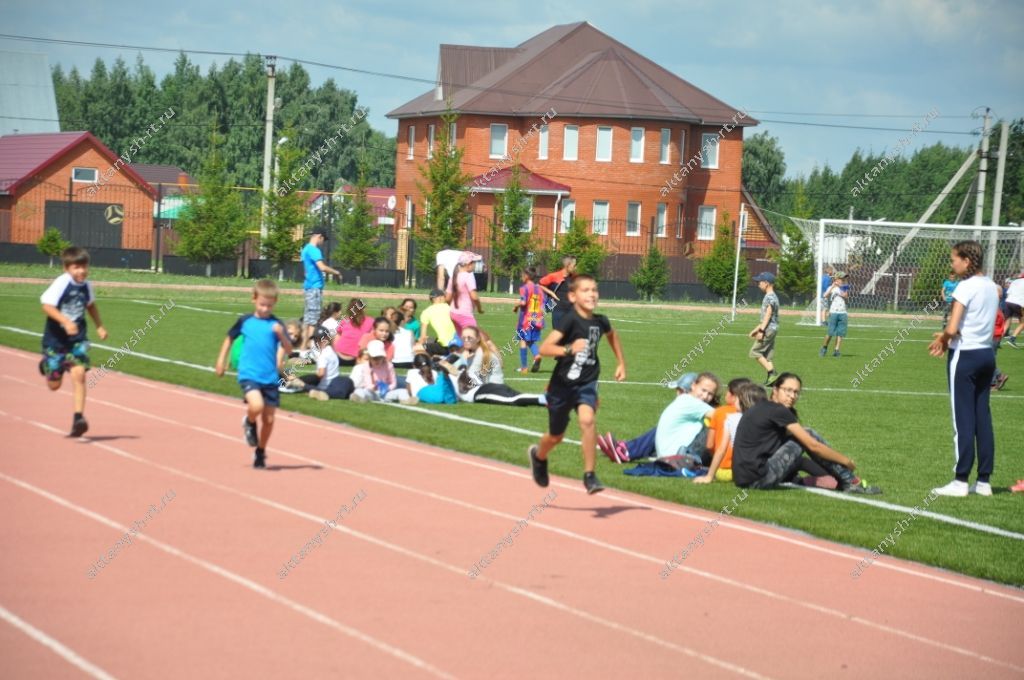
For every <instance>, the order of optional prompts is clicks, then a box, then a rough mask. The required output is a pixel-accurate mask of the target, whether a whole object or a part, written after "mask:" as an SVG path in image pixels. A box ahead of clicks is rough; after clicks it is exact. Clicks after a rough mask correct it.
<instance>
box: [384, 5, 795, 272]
mask: <svg viewBox="0 0 1024 680" xmlns="http://www.w3.org/2000/svg"><path fill="white" fill-rule="evenodd" d="M438 73H439V77H438V85H437V87H436V88H435V89H434V90H431V91H430V92H427V93H425V94H423V95H421V96H420V97H417V98H416V99H413V100H412V101H410V102H408V103H406V104H405V105H403V106H401V107H399V108H397V109H395V110H393V111H391V112H390V113H388V117H390V118H395V119H397V120H398V143H397V157H396V163H395V178H396V182H395V194H396V197H397V201H398V211H399V213H401V214H403V215H409V214H411V213H413V212H415V213H419V214H422V213H423V211H424V205H423V203H424V199H423V196H422V194H421V193H420V191H419V189H418V188H417V186H416V183H417V181H422V176H421V174H420V167H421V165H422V164H424V163H426V162H427V161H428V160H429V158H431V156H432V154H433V151H434V150H435V149H436V148H437V147H436V145H437V140H438V137H439V132H438V131H439V129H440V126H441V125H442V124H443V122H442V120H441V117H440V116H441V114H443V113H444V111H445V109H446V105H450V107H451V109H452V110H453V111H454V112H456V113H457V114H458V115H459V117H458V119H457V120H456V122H455V123H454V124H453V125H452V126H451V129H450V133H453V134H452V135H451V136H452V137H453V138H454V140H455V143H456V144H457V145H458V146H459V147H460V148H461V149H462V150H463V169H464V171H465V172H467V173H468V174H470V175H473V179H472V181H471V182H470V185H469V188H470V192H471V193H470V201H469V208H470V212H471V213H473V215H471V216H470V221H469V224H468V226H469V232H470V233H469V234H468V236H469V238H470V240H471V243H472V246H473V247H474V248H475V249H477V248H479V249H481V250H486V247H487V243H488V236H487V229H488V228H489V224H490V222H492V221H497V215H496V211H495V204H496V198H497V194H498V193H500V192H501V191H502V190H503V189H504V188H505V185H506V182H507V181H508V179H509V177H510V176H511V168H512V166H513V165H518V166H519V167H520V169H521V171H522V173H523V175H522V177H523V185H524V187H525V188H526V192H527V193H528V195H529V196H530V197H531V203H532V215H531V220H530V229H531V230H532V231H533V232H534V233H535V234H536V235H537V240H538V242H539V243H540V244H541V246H542V247H547V246H548V245H549V244H554V243H556V242H557V239H558V235H559V234H561V233H564V232H565V231H567V230H568V225H569V221H570V218H571V216H575V217H578V218H583V219H584V220H586V221H587V222H588V223H589V225H590V229H591V230H592V232H593V233H595V234H599V235H600V237H601V239H602V241H604V243H605V245H606V247H608V248H609V249H610V251H611V252H612V253H614V254H618V255H620V256H633V257H627V259H628V260H631V261H633V262H635V261H636V259H638V258H639V256H640V255H642V254H644V253H646V252H647V249H648V248H649V244H650V243H652V242H656V243H657V244H658V246H659V248H660V249H661V251H662V252H663V253H665V254H666V255H668V256H669V257H670V258H671V257H672V256H676V257H680V256H689V255H699V254H701V253H703V252H706V250H707V249H708V248H709V247H710V244H711V242H712V241H713V239H714V236H715V225H717V224H719V223H721V222H723V221H724V220H725V219H728V221H729V222H735V221H737V220H738V217H739V214H740V205H741V203H745V204H747V205H748V221H747V225H748V232H747V238H746V247H747V253H746V255H747V257H748V258H755V257H761V256H763V255H764V253H765V251H766V249H769V248H774V247H777V246H778V238H777V236H776V234H775V232H774V231H773V230H772V228H771V225H770V224H768V221H767V220H766V219H765V217H764V215H763V214H762V213H761V211H760V210H757V209H756V206H751V205H750V204H751V203H752V200H751V198H750V196H749V194H746V195H745V191H744V189H743V187H742V185H741V168H742V155H743V130H744V128H746V127H748V126H752V125H756V124H757V121H756V120H754V119H753V118H751V117H750V116H749V115H747V114H746V113H745V112H744V111H742V110H740V109H738V108H736V107H734V106H731V105H729V104H726V103H725V102H723V101H721V100H719V99H716V98H715V97H713V96H712V95H710V94H708V93H706V92H704V91H702V90H700V89H698V88H696V87H694V86H693V85H691V84H690V83H688V82H686V81H685V80H682V79H681V78H679V77H677V76H675V75H674V74H672V73H670V72H668V71H667V70H665V69H664V68H662V67H660V66H658V65H657V64H655V63H653V62H652V61H650V60H648V59H646V58H644V57H643V56H641V55H639V54H638V53H636V52H634V51H633V50H631V49H630V48H628V47H626V46H625V45H622V44H621V43H619V42H617V41H616V40H614V39H613V38H611V37H610V36H608V35H606V34H604V33H602V32H601V31H599V30H597V29H596V28H594V27H593V26H591V25H590V24H588V23H586V22H582V23H576V24H567V25H562V26H555V27H552V28H550V29H548V30H547V31H544V32H543V33H540V34H539V35H536V36H534V37H533V38H530V39H529V40H527V41H526V42H524V43H522V44H520V45H518V46H516V47H513V48H500V47H473V46H462V45H441V48H440V61H439V66H438ZM613 259H615V258H613ZM673 269H676V267H674V268H673ZM686 269H688V270H689V269H692V268H691V267H686Z"/></svg>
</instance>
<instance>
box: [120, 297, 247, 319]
mask: <svg viewBox="0 0 1024 680" xmlns="http://www.w3.org/2000/svg"><path fill="white" fill-rule="evenodd" d="M128 302H134V303H136V304H139V305H153V306H154V307H162V306H163V305H164V304H165V303H160V302H150V301H149V300H129V301H128ZM179 307H180V308H182V309H191V310H192V311H194V312H206V313H207V314H227V315H228V316H245V312H224V311H221V310H219V309H203V308H202V307H190V306H188V305H179V304H178V303H175V304H174V308H175V309H177V308H179Z"/></svg>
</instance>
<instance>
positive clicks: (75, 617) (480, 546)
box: [0, 348, 1024, 678]
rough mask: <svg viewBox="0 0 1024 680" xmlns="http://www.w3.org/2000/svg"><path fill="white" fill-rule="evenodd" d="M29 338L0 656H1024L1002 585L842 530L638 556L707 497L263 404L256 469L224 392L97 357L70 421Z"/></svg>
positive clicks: (405, 665) (720, 673) (759, 664)
mask: <svg viewBox="0 0 1024 680" xmlns="http://www.w3.org/2000/svg"><path fill="white" fill-rule="evenodd" d="M36 362H37V358H36V357H35V356H34V355H32V354H29V353H25V352H19V351H14V350H9V349H6V348H3V349H0V428H2V435H0V442H2V443H0V449H2V451H3V455H0V512H2V513H3V516H4V517H5V518H6V521H5V522H4V523H3V527H2V529H0V542H2V545H3V546H4V547H5V548H6V549H7V550H6V552H7V555H6V559H5V560H3V566H2V567H0V659H2V661H0V667H2V668H3V675H4V676H7V677H47V678H59V677H83V676H90V675H91V676H93V677H120V678H129V677H171V676H177V677H204V678H210V677H225V678H229V677H230V678H234V677H402V678H411V677H458V678H476V677H484V676H486V677H498V678H506V677H507V678H522V677H540V676H546V677H557V678H568V677H586V678H621V677H623V674H628V677H650V678H662V677H664V678H670V677H672V678H678V677H698V678H708V677H744V676H745V677H755V678H757V677H771V678H824V677H837V676H840V675H842V676H844V677H849V678H855V677H871V678H881V677H893V678H905V677H922V678H923V677H927V678H940V677H949V678H963V677H985V678H997V677H1021V676H1024V645H1021V640H1022V638H1021V632H1020V631H1021V628H1020V624H1019V622H1020V618H1019V617H1020V616H1021V615H1022V614H1024V594H1022V593H1021V591H1019V590H1015V589H1013V588H1009V587H1003V586H1000V585H996V584H992V583H988V582H985V581H980V580H976V579H971V578H968V577H964V576H960V575H957V574H951V573H948V572H944V571H941V570H938V569H932V568H929V567H924V566H921V565H918V564H914V563H910V562H904V561H900V560H895V559H891V558H882V559H881V560H879V561H878V562H876V563H875V564H874V565H872V567H871V568H869V569H868V570H867V571H866V572H865V573H864V574H863V575H862V576H861V577H860V578H859V579H858V580H853V579H852V578H851V576H850V572H851V570H852V569H853V568H854V567H855V566H856V564H857V563H858V562H859V561H860V559H861V557H862V553H860V552H858V551H855V550H854V549H851V548H848V547H845V546H841V545H837V544H833V543H830V542H828V541H822V540H817V539H814V538H809V537H806V536H804V535H802V534H797V533H795V532H791V531H787V530H782V529H777V528H773V527H767V526H764V525H761V524H757V523H755V522H749V521H745V520H739V519H734V518H731V517H726V518H725V519H723V520H722V521H721V523H720V524H719V525H718V526H717V528H715V529H714V531H712V532H711V533H710V534H708V535H706V537H705V542H704V545H703V546H702V547H700V548H698V549H696V550H695V551H693V552H692V553H691V554H690V555H689V556H688V557H687V559H686V560H685V562H683V564H682V565H681V566H680V567H679V568H677V569H676V570H675V571H673V572H672V574H671V575H670V576H668V577H667V578H661V576H660V574H661V573H662V570H663V568H664V566H665V562H666V561H667V560H668V559H670V558H671V556H672V555H674V554H676V553H677V552H678V551H679V550H680V549H682V548H683V547H684V546H685V545H687V544H688V543H689V542H690V541H691V540H692V539H694V537H695V536H696V535H697V534H698V533H701V532H702V530H703V529H704V528H705V527H706V526H708V522H709V521H711V520H713V519H715V518H717V517H718V516H719V515H718V514H717V513H710V512H707V511H704V510H697V509H691V508H687V507H685V506H678V505H673V504H670V503H663V502H660V501H655V500H651V499H648V498H644V497H641V496H635V495H632V494H628V493H622V492H618V491H607V492H605V493H603V494H599V495H597V496H587V495H586V494H585V493H584V492H583V490H582V487H581V485H580V484H579V482H578V480H575V479H573V480H566V479H560V478H553V480H552V486H551V488H550V489H549V492H550V495H549V496H548V499H549V501H550V504H549V505H548V506H547V507H543V500H544V498H545V491H542V490H541V489H538V488H537V487H536V486H534V484H533V482H532V481H531V479H530V477H529V472H528V471H527V470H526V468H525V467H514V466H510V465H505V464H503V463H499V462H495V461H491V460H488V459H483V458H477V457H474V456H471V455H466V454H460V453H454V452H451V451H445V450H441V449H438V448H435V447H430V446H426V445H423V444H419V443H416V442H411V441H407V440H402V439H397V438H393V437H387V436H383V435H377V434H372V433H367V432H364V431H361V430H357V429H355V428H351V427H347V426H344V425H338V424H334V423H328V422H326V421H322V420H318V419H315V418H310V417H306V416H302V415H296V414H290V413H285V412H279V413H280V415H279V417H278V419H277V424H276V429H275V431H274V435H273V438H272V439H271V444H270V447H269V449H268V454H269V458H268V465H269V466H270V467H269V468H268V469H267V470H266V471H256V470H253V469H252V468H251V467H250V456H251V449H249V448H248V447H247V446H246V445H245V443H244V441H243V440H242V436H241V427H240V421H241V418H242V413H243V409H242V406H241V402H240V401H239V400H237V399H231V398H226V397H221V396H217V395H210V394H206V393H202V392H197V391H195V390H190V389H185V388H180V387H175V386H170V385H166V384H163V383H158V382H153V381H147V380H142V379H137V378H134V377H131V376H126V375H123V374H118V373H113V374H109V375H107V376H106V377H105V378H104V380H103V382H102V383H101V384H100V385H98V386H97V388H96V389H94V390H93V391H92V392H91V393H90V394H89V400H88V405H87V409H86V414H87V416H88V418H89V420H90V424H91V430H90V432H89V434H88V435H87V436H86V437H85V438H83V439H81V440H73V439H69V438H67V437H65V431H66V429H67V427H68V425H69V424H70V409H71V391H70V386H68V385H65V386H64V387H63V388H62V389H61V391H59V392H57V393H51V392H49V391H48V390H47V389H46V387H45V385H44V384H43V383H42V381H41V379H40V378H39V375H38V372H37V371H36ZM338 407H339V408H340V409H344V408H348V407H349V404H338ZM366 408H388V407H387V406H382V405H380V406H368V407H366ZM529 443H530V440H529V439H528V438H526V437H524V438H523V448H524V451H525V448H526V446H527V445H528V444H529ZM564 449H565V450H561V451H558V452H556V453H555V455H578V453H577V452H576V451H575V450H574V447H568V446H567V447H564ZM524 462H525V453H524ZM165 495H166V496H168V497H170V496H173V498H172V499H171V500H169V501H168V502H166V504H165V505H164V506H163V508H162V509H160V510H159V512H158V513H156V512H154V511H153V510H151V509H150V506H154V505H155V506H156V507H157V508H160V506H161V503H162V501H161V499H162V498H164V497H165ZM755 498H756V496H754V495H752V496H751V498H750V499H748V500H747V501H745V502H756V501H755ZM342 506H345V507H346V508H347V512H346V511H345V510H342ZM534 506H538V508H537V509H535V510H532V513H533V514H532V517H531V518H530V519H529V522H528V525H527V526H526V527H525V528H524V529H522V530H521V531H520V533H518V535H513V536H511V539H510V543H511V544H510V545H504V546H503V548H502V550H501V551H500V552H499V553H498V554H497V556H496V558H495V559H494V560H493V561H491V562H490V563H489V564H485V565H483V568H481V569H480V570H479V576H478V577H476V578H470V576H469V573H470V571H471V569H473V565H474V564H475V563H478V562H479V561H480V560H481V559H482V558H483V557H484V556H485V555H487V554H488V553H491V551H492V550H493V549H494V548H495V547H496V545H497V544H498V543H500V542H502V541H503V539H505V538H506V537H509V536H510V534H511V532H512V530H513V528H514V527H516V526H517V523H518V522H520V521H521V520H524V519H526V518H527V517H528V516H530V514H531V508H533V507H534ZM339 512H340V521H339V522H338V523H337V525H336V526H337V528H336V529H333V530H332V529H330V527H327V528H325V524H324V520H326V519H331V518H334V517H335V516H338V515H339ZM147 513H149V515H148V519H147ZM143 519H145V520H146V523H145V526H144V527H142V529H141V531H138V532H137V533H136V534H135V535H134V536H132V535H131V534H129V536H130V537H131V539H132V540H131V543H130V544H123V545H122V547H120V548H119V549H118V552H117V553H116V554H114V555H113V558H112V559H108V562H107V563H106V564H105V565H103V566H102V567H101V568H99V569H98V570H97V571H96V572H94V575H92V576H90V573H89V570H90V568H91V567H92V566H93V565H95V564H96V562H97V561H98V560H99V559H100V556H101V555H103V554H107V551H109V550H111V549H112V548H113V547H114V546H115V544H117V543H118V541H119V540H121V539H122V537H124V535H125V533H126V532H127V531H128V530H129V527H131V526H132V525H133V524H134V523H135V522H136V521H138V520H143ZM136 526H141V524H139V525H136ZM520 526H521V525H520ZM318 538H319V541H320V543H319V544H316V543H314V544H313V545H314V546H315V547H312V548H311V549H310V550H309V551H308V554H306V555H305V556H304V558H303V559H302V560H301V561H297V562H296V563H295V565H296V566H294V567H293V568H287V569H286V567H285V566H284V563H285V562H286V561H288V560H289V559H290V558H292V557H293V555H297V554H298V553H299V552H300V550H301V549H302V547H303V546H304V545H306V544H307V543H309V542H310V541H316V540H317V539H318Z"/></svg>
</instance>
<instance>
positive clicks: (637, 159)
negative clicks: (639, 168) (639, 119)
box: [629, 128, 644, 163]
mask: <svg viewBox="0 0 1024 680" xmlns="http://www.w3.org/2000/svg"><path fill="white" fill-rule="evenodd" d="M629 162H630V163H643V162H644V129H643V128H632V129H631V130H630V131H629Z"/></svg>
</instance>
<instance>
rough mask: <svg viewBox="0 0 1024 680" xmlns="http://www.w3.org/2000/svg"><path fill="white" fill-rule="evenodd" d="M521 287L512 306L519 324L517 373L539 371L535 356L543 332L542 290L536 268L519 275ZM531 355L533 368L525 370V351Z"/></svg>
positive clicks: (528, 268)
mask: <svg viewBox="0 0 1024 680" xmlns="http://www.w3.org/2000/svg"><path fill="white" fill-rule="evenodd" d="M521 277H522V282H523V285H521V286H519V301H518V302H516V303H515V305H513V306H512V311H518V312H519V323H518V324H517V325H516V335H517V336H518V337H519V372H520V373H526V371H527V370H530V371H531V372H532V373H536V372H537V371H539V370H540V356H539V355H538V354H537V351H538V350H537V343H538V342H540V334H541V331H543V330H544V289H543V288H541V287H540V284H537V283H534V281H536V280H537V268H536V267H527V268H526V269H524V270H523V271H522V274H521ZM527 348H529V350H530V352H531V353H532V354H533V366H532V367H531V368H530V369H527V368H526V350H527Z"/></svg>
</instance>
